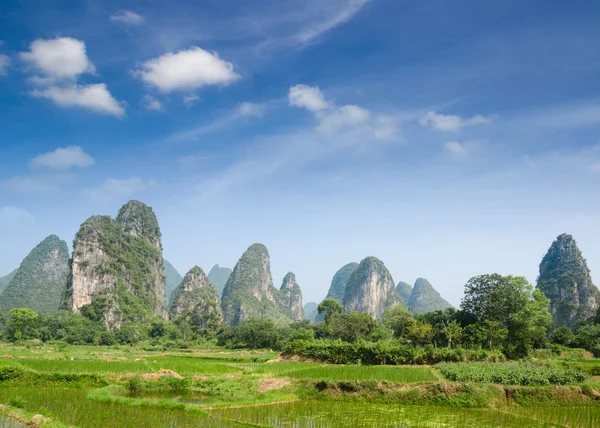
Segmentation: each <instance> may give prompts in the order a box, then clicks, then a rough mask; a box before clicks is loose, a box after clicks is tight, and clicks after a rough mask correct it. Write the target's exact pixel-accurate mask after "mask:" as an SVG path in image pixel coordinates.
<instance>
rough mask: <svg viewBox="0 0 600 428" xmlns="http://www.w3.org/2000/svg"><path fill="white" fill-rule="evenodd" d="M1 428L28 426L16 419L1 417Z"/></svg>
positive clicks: (25, 427)
mask: <svg viewBox="0 0 600 428" xmlns="http://www.w3.org/2000/svg"><path fill="white" fill-rule="evenodd" d="M0 428H27V425H25V424H23V423H21V422H19V421H16V420H14V419H11V418H8V417H6V416H2V415H0Z"/></svg>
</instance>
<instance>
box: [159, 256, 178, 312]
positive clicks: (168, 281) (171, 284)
mask: <svg viewBox="0 0 600 428" xmlns="http://www.w3.org/2000/svg"><path fill="white" fill-rule="evenodd" d="M163 275H164V277H165V301H166V302H168V303H171V301H172V300H173V291H174V290H175V289H176V288H177V287H178V286H179V284H181V281H183V277H182V276H181V274H180V273H179V272H178V271H177V269H175V268H174V267H173V265H172V264H171V263H169V261H168V260H164V261H163Z"/></svg>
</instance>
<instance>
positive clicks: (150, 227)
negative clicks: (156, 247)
mask: <svg viewBox="0 0 600 428" xmlns="http://www.w3.org/2000/svg"><path fill="white" fill-rule="evenodd" d="M116 220H117V222H119V223H120V224H121V227H122V228H123V231H124V232H125V233H128V234H130V235H133V236H146V237H148V238H149V239H152V240H154V241H159V240H160V238H161V234H160V228H159V227H158V219H157V218H156V215H155V214H154V211H153V210H152V208H150V207H149V206H148V205H146V204H144V203H143V202H140V201H129V202H127V203H126V204H125V205H123V206H122V207H121V209H120V210H119V214H118V215H117V218H116Z"/></svg>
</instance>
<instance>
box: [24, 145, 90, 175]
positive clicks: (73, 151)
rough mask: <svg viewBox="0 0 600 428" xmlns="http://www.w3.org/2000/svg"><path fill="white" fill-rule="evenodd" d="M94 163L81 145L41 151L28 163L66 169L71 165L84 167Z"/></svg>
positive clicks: (33, 165) (35, 165) (38, 166)
mask: <svg viewBox="0 0 600 428" xmlns="http://www.w3.org/2000/svg"><path fill="white" fill-rule="evenodd" d="M93 164H94V158H92V157H91V156H90V155H88V154H87V153H85V152H84V151H83V150H82V149H81V147H77V146H71V147H59V148H57V149H56V150H54V151H53V152H48V153H43V154H41V155H39V156H36V157H35V158H33V159H32V160H31V162H30V165H31V166H32V167H34V168H50V169H56V170H66V169H69V168H72V167H78V168H86V167H88V166H91V165H93Z"/></svg>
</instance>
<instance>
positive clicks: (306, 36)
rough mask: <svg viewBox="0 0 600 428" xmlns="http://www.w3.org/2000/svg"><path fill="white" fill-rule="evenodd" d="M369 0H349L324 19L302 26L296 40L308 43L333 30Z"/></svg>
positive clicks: (348, 19)
mask: <svg viewBox="0 0 600 428" xmlns="http://www.w3.org/2000/svg"><path fill="white" fill-rule="evenodd" d="M368 2H369V0H349V1H347V4H346V5H345V6H344V7H343V8H342V9H341V10H339V11H337V13H335V14H334V15H333V16H330V17H327V18H326V19H324V20H317V21H315V22H313V23H312V24H310V25H308V26H306V27H305V28H303V29H302V30H301V31H300V32H299V33H298V34H297V35H296V37H295V38H296V41H297V42H299V43H309V42H311V41H313V40H314V39H317V38H319V37H320V36H321V35H322V34H324V33H326V32H328V31H331V30H333V29H334V28H336V27H339V26H340V25H343V24H345V23H346V22H348V21H350V19H352V17H353V16H354V15H355V14H356V13H358V11H359V10H361V9H362V8H363V6H364V5H365V4H367V3H368Z"/></svg>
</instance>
